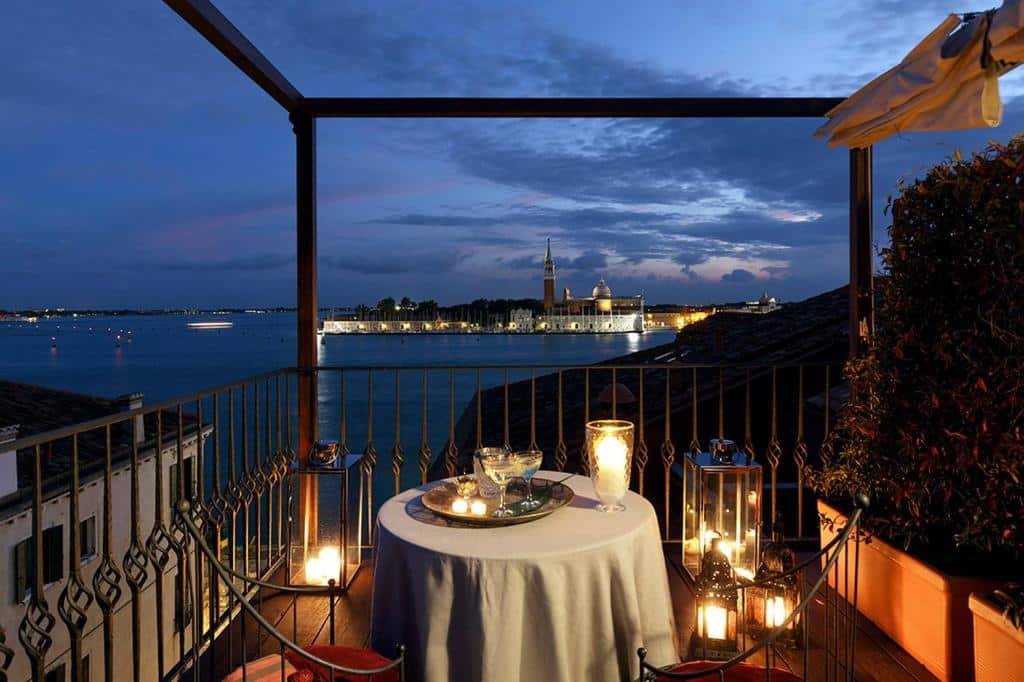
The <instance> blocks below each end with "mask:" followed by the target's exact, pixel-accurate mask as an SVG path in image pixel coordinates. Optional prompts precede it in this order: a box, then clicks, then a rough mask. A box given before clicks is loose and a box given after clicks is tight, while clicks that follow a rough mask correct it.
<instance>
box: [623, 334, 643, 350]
mask: <svg viewBox="0 0 1024 682" xmlns="http://www.w3.org/2000/svg"><path fill="white" fill-rule="evenodd" d="M626 347H627V348H629V352H630V353H635V352H636V351H638V350H640V333H639V332H629V333H628V334H626Z"/></svg>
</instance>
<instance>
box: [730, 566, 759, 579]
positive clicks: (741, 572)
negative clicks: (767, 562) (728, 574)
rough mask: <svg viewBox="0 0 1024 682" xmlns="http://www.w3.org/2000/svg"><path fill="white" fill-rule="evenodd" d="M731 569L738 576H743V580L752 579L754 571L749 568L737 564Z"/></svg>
mask: <svg viewBox="0 0 1024 682" xmlns="http://www.w3.org/2000/svg"><path fill="white" fill-rule="evenodd" d="M732 570H733V573H735V574H736V575H737V576H739V577H740V578H743V579H745V580H750V581H753V580H754V573H753V572H752V571H751V570H750V569H747V568H741V567H739V566H736V567H734V568H733V569H732Z"/></svg>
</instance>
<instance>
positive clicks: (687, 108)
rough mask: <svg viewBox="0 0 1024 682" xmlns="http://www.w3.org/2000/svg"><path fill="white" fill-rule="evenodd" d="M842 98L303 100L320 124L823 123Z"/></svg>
mask: <svg viewBox="0 0 1024 682" xmlns="http://www.w3.org/2000/svg"><path fill="white" fill-rule="evenodd" d="M842 101H843V98H841V97H307V98H305V99H304V100H303V105H302V106H303V110H304V111H305V112H306V113H308V114H310V115H312V116H315V117H319V118H821V117H823V116H824V115H825V113H826V112H828V111H829V110H830V109H832V108H833V107H835V106H836V105H837V104H839V103H840V102H842Z"/></svg>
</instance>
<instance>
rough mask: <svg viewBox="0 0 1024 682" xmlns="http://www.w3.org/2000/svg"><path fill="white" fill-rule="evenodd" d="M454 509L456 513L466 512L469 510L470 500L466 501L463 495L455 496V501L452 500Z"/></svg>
mask: <svg viewBox="0 0 1024 682" xmlns="http://www.w3.org/2000/svg"><path fill="white" fill-rule="evenodd" d="M452 511H453V512H455V513H456V514H465V513H466V512H467V511H469V502H466V501H465V500H464V499H462V498H461V497H457V498H455V501H454V502H452Z"/></svg>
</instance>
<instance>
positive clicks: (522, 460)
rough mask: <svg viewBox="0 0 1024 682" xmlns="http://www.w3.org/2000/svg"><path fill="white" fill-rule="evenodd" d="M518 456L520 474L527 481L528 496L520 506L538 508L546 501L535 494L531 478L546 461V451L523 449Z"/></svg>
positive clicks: (528, 508)
mask: <svg viewBox="0 0 1024 682" xmlns="http://www.w3.org/2000/svg"><path fill="white" fill-rule="evenodd" d="M516 457H518V458H519V471H520V474H519V475H520V476H522V477H523V480H524V481H526V498H525V499H524V500H523V501H522V502H520V503H519V506H520V508H522V509H526V510H530V509H537V508H538V507H540V506H541V505H543V504H544V503H543V502H541V501H540V500H538V499H536V498H535V497H534V496H533V484H532V483H530V479H532V478H533V475H534V474H535V473H537V471H538V470H539V469H540V465H541V463H542V462H543V461H544V453H543V452H541V451H540V450H522V451H520V452H517V453H516Z"/></svg>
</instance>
